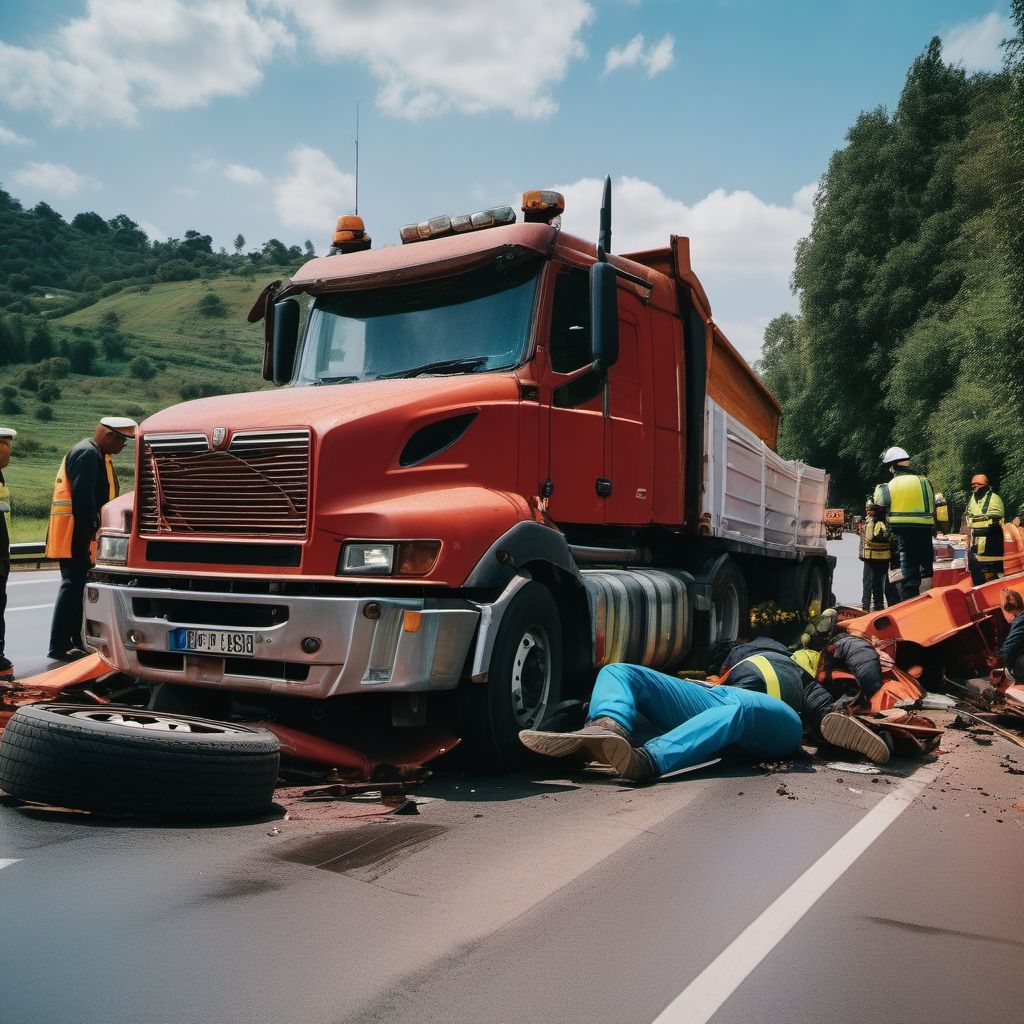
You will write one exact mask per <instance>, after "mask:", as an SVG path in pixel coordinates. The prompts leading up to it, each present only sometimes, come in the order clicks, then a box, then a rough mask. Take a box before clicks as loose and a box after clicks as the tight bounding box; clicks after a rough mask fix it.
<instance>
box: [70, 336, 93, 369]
mask: <svg viewBox="0 0 1024 1024" xmlns="http://www.w3.org/2000/svg"><path fill="white" fill-rule="evenodd" d="M96 354H97V349H96V342H94V341H90V340H89V339H88V338H77V339H76V340H75V341H73V342H71V344H70V345H69V346H68V360H69V361H70V363H71V369H72V370H73V371H74V372H75V373H86V374H88V373H92V367H93V363H94V362H95V361H96Z"/></svg>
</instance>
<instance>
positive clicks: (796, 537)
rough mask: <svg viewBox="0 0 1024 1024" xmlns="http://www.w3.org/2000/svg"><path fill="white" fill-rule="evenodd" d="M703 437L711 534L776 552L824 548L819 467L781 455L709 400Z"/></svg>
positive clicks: (824, 479) (823, 487)
mask: <svg viewBox="0 0 1024 1024" xmlns="http://www.w3.org/2000/svg"><path fill="white" fill-rule="evenodd" d="M704 440H705V446H704V494H703V498H702V510H703V513H704V515H703V520H702V522H703V524H704V525H710V527H711V533H712V534H713V535H714V536H716V537H722V538H725V539H728V540H735V541H743V542H746V543H748V544H754V545H757V546H758V547H764V548H770V549H772V550H774V551H778V552H792V553H794V554H796V553H797V552H803V551H809V550H810V551H822V552H824V550H825V528H824V525H823V520H824V517H825V505H826V503H827V500H828V474H827V473H826V472H825V471H824V470H823V469H815V468H814V467H813V466H808V465H806V464H805V463H803V462H791V461H787V460H786V459H783V458H782V457H781V456H779V455H777V454H776V453H775V452H773V451H772V450H771V449H770V448H769V447H768V446H767V445H766V444H765V443H764V442H763V441H762V440H761V439H760V438H759V437H758V436H757V435H756V434H754V433H753V432H752V431H750V430H748V429H747V428H746V427H745V426H744V425H743V424H742V423H740V422H739V420H737V419H736V418H735V417H734V416H730V415H729V413H727V412H726V411H725V410H724V409H723V408H722V407H721V406H720V405H718V403H717V402H715V401H713V400H712V399H710V398H709V399H708V400H707V404H706V409H705V414H704ZM709 517H710V523H709Z"/></svg>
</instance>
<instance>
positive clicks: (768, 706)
mask: <svg viewBox="0 0 1024 1024" xmlns="http://www.w3.org/2000/svg"><path fill="white" fill-rule="evenodd" d="M740 648H742V651H740V653H741V654H742V655H743V656H742V657H741V658H740V659H739V660H737V661H734V662H733V663H732V664H731V666H729V667H728V671H727V672H726V674H725V676H724V677H723V678H722V680H721V683H722V685H719V686H708V685H706V684H703V683H698V682H694V681H693V680H689V679H677V678H675V677H673V676H668V675H665V674H663V673H661V672H656V671H654V670H653V669H649V668H645V667H644V666H642V665H606V666H605V667H604V668H602V669H601V671H600V672H599V673H598V676H597V682H596V684H595V685H594V693H593V696H592V698H591V701H590V719H589V720H588V721H587V723H586V725H585V726H584V727H583V728H582V729H579V730H577V731H575V732H568V733H558V732H545V731H541V730H536V729H524V730H523V731H522V732H520V734H519V738H520V740H521V741H522V743H523V744H524V746H526V747H527V748H529V749H530V750H533V751H535V752H537V753H539V754H546V755H548V756H550V757H565V756H567V755H571V754H577V753H580V752H582V753H585V754H588V755H589V756H591V757H594V758H596V759H599V760H602V761H605V762H607V763H608V764H610V765H612V767H613V768H615V770H616V771H617V772H618V773H619V775H620V776H622V778H624V779H627V780H629V781H631V782H650V781H654V780H655V779H657V778H659V777H660V776H663V775H668V774H670V773H672V772H675V771H679V770H680V769H683V768H691V767H693V766H695V765H699V764H703V763H705V762H706V761H708V760H710V759H711V758H713V757H716V756H717V755H718V754H720V753H721V752H722V751H723V750H725V749H726V748H728V747H735V748H737V749H738V750H739V751H740V752H741V753H742V754H743V755H745V756H748V757H750V758H752V759H753V760H757V761H763V760H769V761H777V760H782V759H787V758H790V757H793V756H794V755H795V754H797V753H798V752H799V750H800V743H801V740H802V738H803V731H804V727H805V726H806V727H807V729H808V730H809V731H810V732H811V733H812V735H814V736H815V737H821V738H824V739H826V740H827V741H828V742H829V743H833V744H835V745H836V746H842V747H847V748H848V749H851V750H856V751H857V752H858V753H861V754H864V755H865V756H867V757H869V758H870V759H871V760H872V761H874V762H875V763H876V764H884V763H885V762H886V761H887V760H888V758H889V750H888V748H887V747H886V745H885V743H884V742H883V741H882V739H881V738H880V737H879V736H877V735H876V734H875V733H874V732H872V731H871V730H870V729H869V728H868V727H867V726H866V725H864V723H863V722H860V721H858V720H857V719H855V718H852V717H850V716H848V715H845V714H842V713H839V712H836V711H833V705H834V702H833V700H832V697H831V696H830V695H829V693H828V691H827V690H825V689H824V687H822V686H820V685H819V684H818V683H817V681H816V680H815V679H813V678H812V677H811V676H810V675H808V674H807V672H805V671H804V670H803V669H802V668H800V666H799V665H797V664H796V662H794V661H793V659H792V658H791V657H790V656H789V652H788V649H787V648H785V647H782V645H781V644H779V643H777V641H774V640H767V639H764V640H754V641H752V642H751V643H749V644H742V645H737V648H736V649H735V650H736V651H739V650H740ZM780 648H781V650H780ZM733 653H735V651H734V652H730V654H733ZM726 660H727V661H728V660H731V659H730V658H729V657H727V658H726ZM638 715H643V716H644V717H645V718H647V720H648V721H649V722H650V723H651V724H652V725H653V726H654V727H655V728H656V729H659V730H661V735H659V736H655V737H654V739H651V740H648V741H647V742H646V743H644V744H643V745H642V746H634V745H633V742H632V740H633V733H634V730H635V728H636V724H637V718H638Z"/></svg>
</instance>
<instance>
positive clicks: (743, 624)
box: [697, 561, 750, 664]
mask: <svg viewBox="0 0 1024 1024" xmlns="http://www.w3.org/2000/svg"><path fill="white" fill-rule="evenodd" d="M749 619H750V608H749V605H748V603H747V582H746V580H745V579H744V578H743V573H741V572H740V570H739V567H738V566H737V565H736V563H735V562H733V561H725V562H723V563H722V564H721V565H720V566H719V568H718V572H717V573H715V576H714V579H713V580H712V583H711V608H710V609H709V610H708V611H706V612H701V613H700V614H699V615H698V616H697V638H698V659H699V660H700V662H701V663H702V664H704V663H706V662H707V659H708V658H709V657H710V656H711V652H712V651H714V650H715V648H716V647H717V646H718V645H719V644H721V643H726V642H730V643H731V642H735V641H736V640H738V639H739V637H740V636H741V635H744V634H746V632H747V626H748V623H749Z"/></svg>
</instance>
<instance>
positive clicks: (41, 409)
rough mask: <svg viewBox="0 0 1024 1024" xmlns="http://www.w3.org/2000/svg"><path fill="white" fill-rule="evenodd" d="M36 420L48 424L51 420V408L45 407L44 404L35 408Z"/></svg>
mask: <svg viewBox="0 0 1024 1024" xmlns="http://www.w3.org/2000/svg"><path fill="white" fill-rule="evenodd" d="M36 419H37V420H42V421H43V422H44V423H49V422H50V420H52V419H53V406H52V405H47V404H46V403H45V402H43V403H41V404H40V405H38V406H36Z"/></svg>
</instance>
